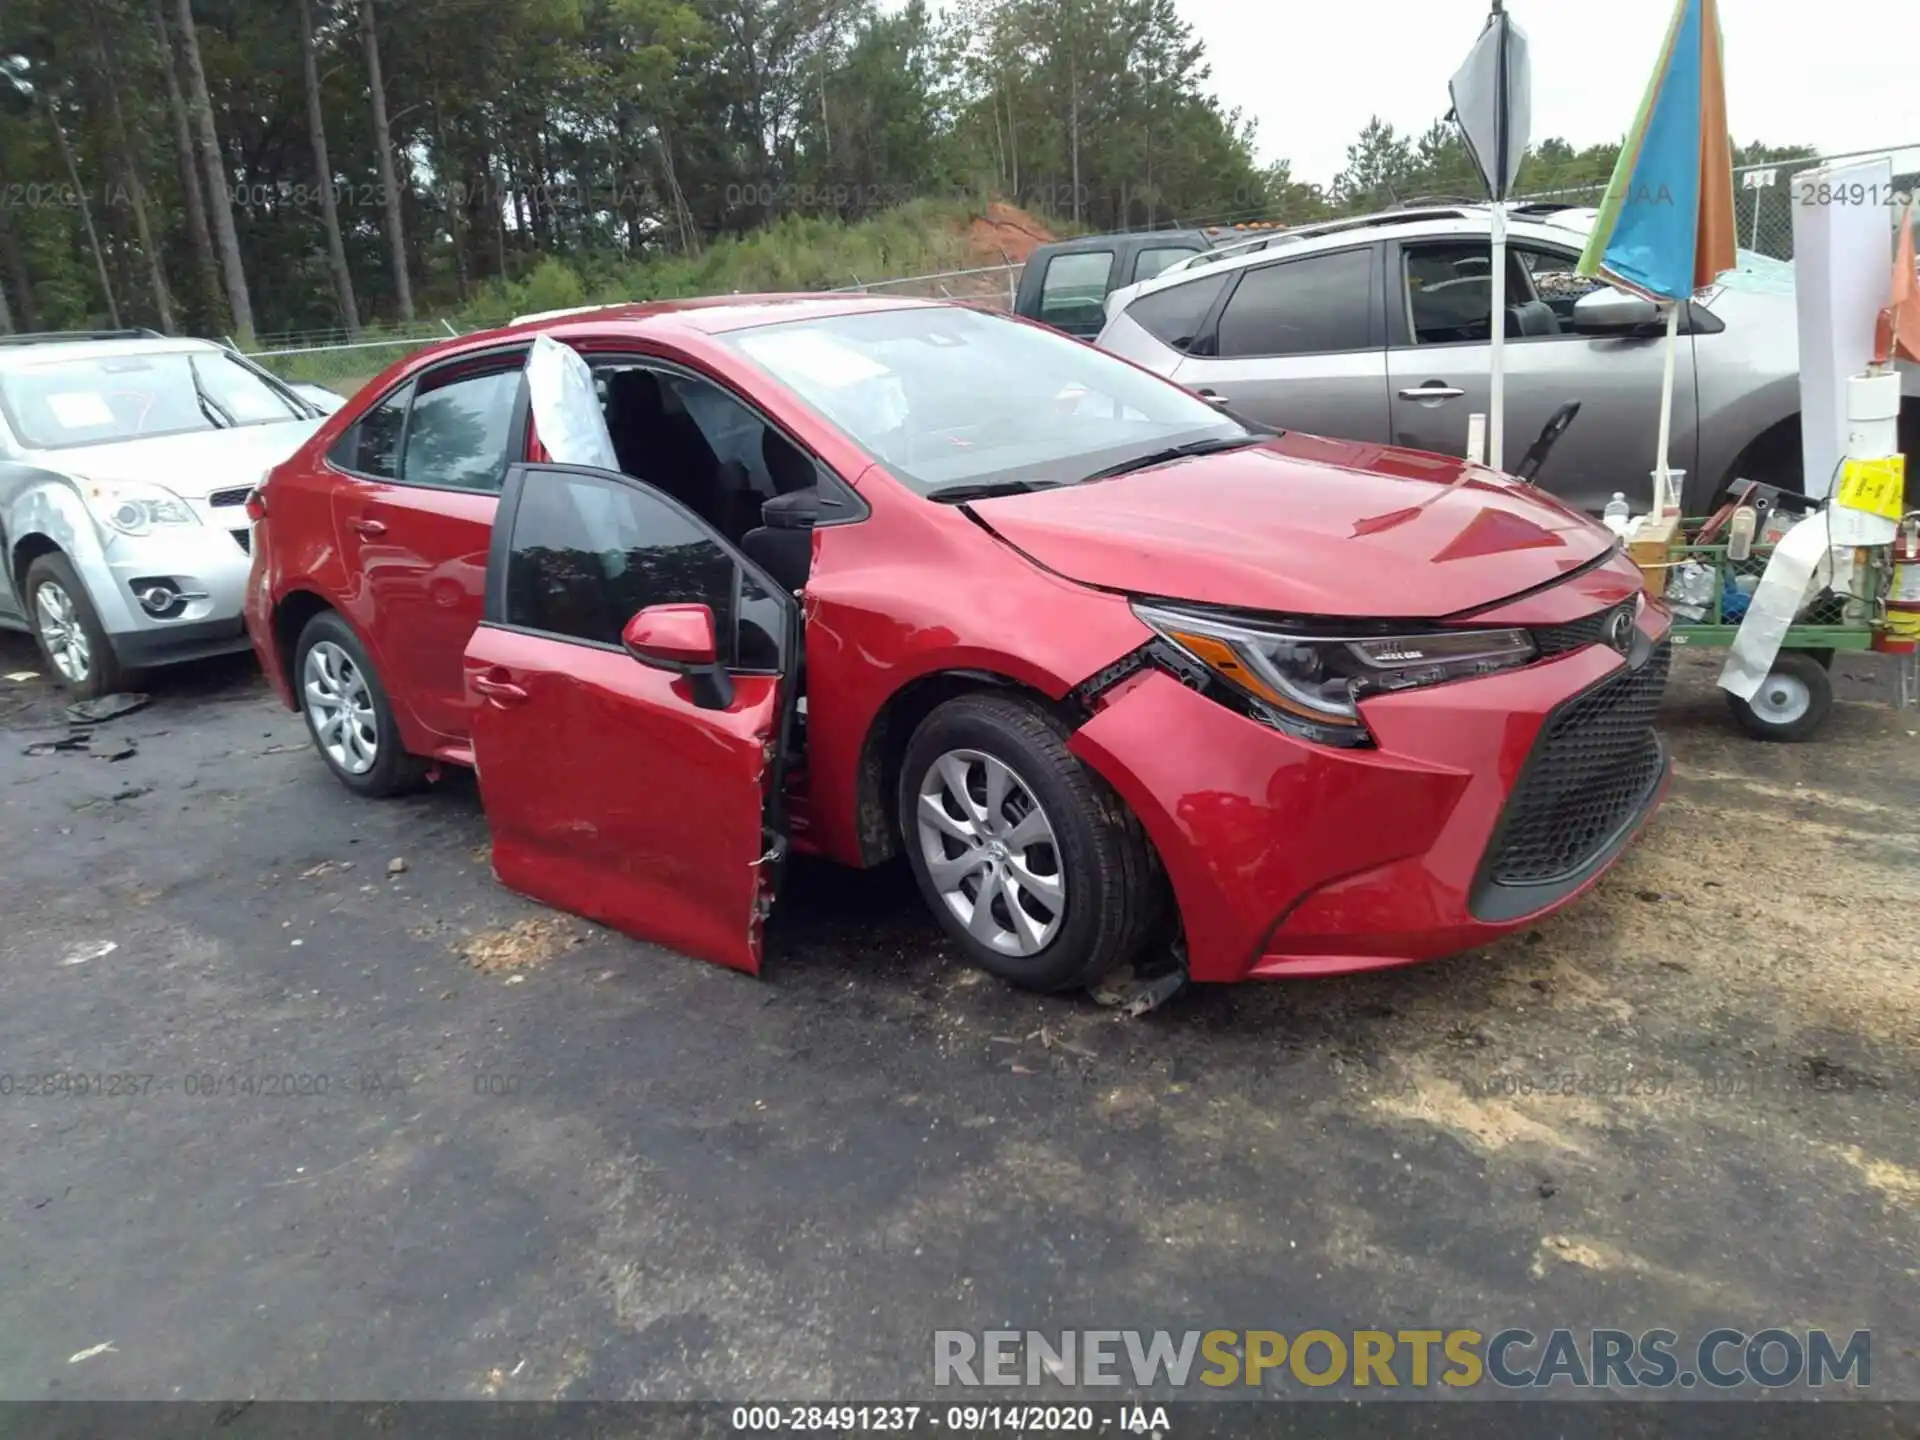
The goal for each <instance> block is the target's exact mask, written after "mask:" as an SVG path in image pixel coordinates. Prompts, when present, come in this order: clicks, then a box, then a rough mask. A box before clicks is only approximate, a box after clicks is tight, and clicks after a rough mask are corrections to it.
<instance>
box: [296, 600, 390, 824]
mask: <svg viewBox="0 0 1920 1440" xmlns="http://www.w3.org/2000/svg"><path fill="white" fill-rule="evenodd" d="M293 667H294V675H295V677H296V679H297V683H298V685H299V690H300V709H301V713H303V714H304V715H305V716H306V717H307V731H308V733H309V734H311V735H312V736H313V743H314V748H316V749H317V750H319V752H320V757H321V758H322V759H323V760H325V761H326V762H327V768H328V769H330V770H332V771H333V773H334V776H335V778H336V779H338V780H339V781H340V783H341V784H342V785H344V786H346V787H347V788H348V789H349V790H351V791H353V792H354V793H355V794H356V795H365V796H368V797H370V798H374V799H378V798H381V797H384V796H388V795H398V794H400V793H402V792H403V791H406V790H410V789H412V788H413V787H414V786H415V785H417V784H418V783H419V781H420V777H421V773H422V766H421V763H420V761H419V760H418V759H417V758H416V757H414V756H412V755H409V754H408V753H407V752H406V751H405V750H404V749H403V748H402V747H401V744H400V734H399V730H398V728H397V727H396V726H395V725H394V723H393V707H392V706H391V705H390V704H389V703H388V701H387V692H386V689H385V687H384V686H382V685H381V683H380V677H379V675H378V674H377V673H375V671H374V668H373V662H372V661H371V660H369V659H368V658H367V652H366V649H365V647H363V646H362V645H361V644H360V637H359V636H357V635H355V634H354V633H353V631H352V629H351V628H350V627H349V626H348V625H347V622H346V621H344V620H342V619H341V618H340V617H339V616H338V615H336V614H335V613H334V612H333V611H331V610H326V611H322V612H321V613H320V614H318V615H316V616H314V617H313V618H312V619H311V620H309V621H308V622H307V626H306V628H305V629H304V630H302V631H301V632H300V642H299V644H298V645H297V646H296V647H295V650H294V660H293Z"/></svg>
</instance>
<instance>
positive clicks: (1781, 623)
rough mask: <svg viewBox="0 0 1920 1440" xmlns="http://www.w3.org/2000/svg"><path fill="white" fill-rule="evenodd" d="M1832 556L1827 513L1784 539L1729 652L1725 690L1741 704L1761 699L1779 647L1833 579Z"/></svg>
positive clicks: (1723, 676) (1722, 684)
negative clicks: (1810, 599)
mask: <svg viewBox="0 0 1920 1440" xmlns="http://www.w3.org/2000/svg"><path fill="white" fill-rule="evenodd" d="M1831 554H1832V545H1831V543H1830V541H1829V540H1828V535H1827V512H1826V511H1825V510H1820V511H1816V512H1815V513H1814V514H1812V515H1809V516H1807V517H1806V518H1805V519H1803V520H1801V521H1800V522H1799V523H1798V524H1796V525H1795V526H1794V527H1793V528H1792V529H1791V530H1789V531H1787V533H1786V534H1785V535H1784V536H1782V537H1781V539H1780V543H1779V544H1778V545H1775V546H1774V547H1773V556H1772V558H1771V559H1769V560H1768V561H1767V569H1766V573H1765V574H1763V575H1762V576H1761V577H1760V584H1759V586H1758V588H1756V589H1755V590H1754V592H1753V598H1752V599H1751V600H1749V601H1748V602H1747V613H1746V615H1745V616H1743V617H1742V618H1741V621H1740V628H1739V630H1738V631H1736V632H1735V634H1734V637H1733V644H1732V645H1731V646H1729V647H1728V649H1727V663H1726V665H1725V666H1724V667H1722V669H1721V671H1720V688H1721V689H1722V690H1730V691H1732V692H1733V693H1734V694H1735V695H1738V696H1739V697H1740V698H1741V699H1742V700H1751V699H1753V697H1754V695H1755V694H1757V693H1758V691H1759V689H1760V686H1761V684H1762V683H1763V682H1764V681H1765V680H1766V678H1767V675H1768V672H1770V671H1771V670H1772V669H1773V660H1774V657H1775V656H1776V655H1778V654H1779V653H1780V642H1781V641H1783V640H1785V639H1786V638H1787V631H1788V630H1790V629H1792V628H1793V622H1794V620H1795V618H1796V617H1797V616H1798V615H1799V614H1800V611H1801V608H1802V607H1803V606H1805V604H1806V603H1807V592H1808V591H1810V590H1813V589H1815V588H1817V587H1818V586H1820V585H1822V584H1825V583H1826V579H1825V576H1824V575H1823V574H1822V573H1821V572H1822V571H1826V572H1827V573H1828V574H1831V573H1832V572H1831V569H1830V565H1831V560H1830V556H1831Z"/></svg>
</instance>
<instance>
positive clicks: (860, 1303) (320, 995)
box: [0, 636, 1920, 1400]
mask: <svg viewBox="0 0 1920 1440" xmlns="http://www.w3.org/2000/svg"><path fill="white" fill-rule="evenodd" d="M38 668H39V667H38V665H37V662H36V660H35V657H34V655H33V653H32V651H31V649H30V647H29V646H28V645H27V644H26V642H25V641H24V640H23V639H22V638H21V637H16V636H0V672H18V671H25V670H35V669H38ZM1840 669H1841V670H1842V671H1843V672H1844V674H1845V676H1847V677H1849V678H1846V679H1845V689H1846V693H1847V694H1848V695H1849V696H1850V697H1853V698H1851V699H1849V700H1848V701H1847V702H1846V703H1844V704H1842V705H1841V707H1840V708H1839V710H1838V712H1837V714H1836V716H1835V719H1834V722H1833V724H1832V726H1831V728H1830V730H1829V731H1828V733H1827V735H1826V737H1825V738H1824V739H1823V741H1822V742H1820V743H1818V744H1815V745H1809V746H1800V747H1772V746H1761V745H1757V744H1754V743H1753V742H1749V741H1747V740H1745V739H1744V738H1742V737H1740V736H1739V735H1738V734H1737V732H1735V731H1734V730H1733V728H1732V726H1731V724H1730V723H1729V722H1728V720H1727V719H1726V717H1725V715H1724V713H1723V711H1722V709H1721V707H1720V704H1719V702H1718V698H1717V696H1715V695H1714V694H1713V693H1712V691H1711V686H1710V679H1711V667H1710V661H1709V660H1708V658H1707V657H1703V656H1686V657H1683V661H1682V663H1681V664H1680V665H1679V666H1678V670H1677V679H1676V686H1675V693H1674V695H1673V696H1672V697H1671V698H1670V701H1669V705H1668V707H1667V712H1666V715H1665V717H1664V721H1663V723H1664V724H1665V726H1666V728H1667V729H1668V731H1669V733H1670V735H1671V737H1672V739H1673V742H1674V746H1675V750H1676V753H1677V756H1678V759H1679V776H1678V781H1677V784H1676V787H1675V791H1674V794H1673V797H1672V799H1671V801H1670V803H1669V804H1668V806H1667V807H1666V809H1665V810H1664V811H1663V813H1662V815H1661V816H1660V817H1659V819H1658V820H1657V821H1656V822H1655V825H1654V828H1653V830H1652V832H1651V833H1650V834H1649V836H1648V837H1647V839H1646V840H1645V842H1644V843H1643V844H1641V845H1640V846H1638V847H1637V848H1636V849H1635V850H1634V851H1633V852H1632V853H1631V854H1630V855H1629V857H1628V858H1627V859H1626V860H1625V861H1624V862H1623V863H1622V864H1621V865H1620V866H1619V867H1618V868H1617V869H1616V870H1615V871H1614V872H1613V873H1612V874H1611V875H1610V876H1609V877H1608V879H1607V880H1606V881H1605V883H1604V884H1603V885H1602V887H1601V888H1600V890H1599V891H1598V892H1597V893H1596V894H1595V895H1593V896H1591V897H1589V898H1588V899H1587V900H1585V901H1584V902H1582V903H1581V904H1580V905H1578V906H1576V907H1574V909H1573V910H1571V911H1569V912H1567V913H1566V914H1565V915H1563V916H1561V917H1557V918H1556V919H1554V920H1553V921H1551V922H1549V923H1547V924H1544V925H1542V926H1540V927H1539V928H1538V929H1536V930H1533V931H1529V932H1527V933H1525V934H1523V935H1520V936H1516V937H1514V938H1513V939H1511V940H1509V941H1506V942H1503V943H1502V944H1500V945H1498V946H1496V947H1493V948H1492V949H1490V950H1488V951H1486V952H1484V953H1478V954H1473V955H1466V956H1461V957H1458V958H1456V959H1452V960H1448V961H1444V962H1441V963H1438V964H1433V965H1428V966H1424V967H1419V968H1415V969H1410V970H1405V971H1401V972H1397V973H1393V974H1388V975H1376V976H1371V977H1361V978H1356V979H1350V980H1334V981H1323V982H1313V983H1293V984H1284V985H1256V986H1243V987H1234V988H1205V989H1190V990H1188V991H1187V992H1184V993H1182V994H1181V995H1179V996H1177V997H1176V998H1175V999H1174V1000H1173V1001H1172V1002H1170V1003H1169V1004H1168V1005H1166V1006H1165V1007H1163V1008H1162V1009H1160V1010H1158V1011H1156V1012H1154V1013H1152V1014H1150V1015H1147V1016H1145V1017H1142V1018H1138V1019H1126V1018H1122V1017H1120V1016H1118V1015H1116V1014H1115V1013H1113V1012H1112V1011H1109V1010H1105V1009H1102V1008H1100V1007H1099V1006H1097V1005H1095V1004H1093V1003H1092V1002H1091V1001H1089V1000H1085V999H1060V998H1052V999H1048V998H1036V997H1033V996H1029V995H1024V994H1020V993H1018V992H1015V991H1012V990H1010V989H1006V988H1003V987H1002V986H1000V985H999V984H998V983H997V982H994V981H992V980H990V979H987V978H985V977H982V976H980V975H977V974H975V973H974V972H971V971H968V970H965V969H962V968H959V967H958V966H957V965H956V964H955V962H954V959H953V957H952V955H951V954H950V953H949V951H948V949H947V947H946V945H945V944H944V942H943V940H942V937H941V935H940V932H939V931H938V930H937V928H936V927H935V925H934V924H933V922H932V920H931V919H930V918H929V917H928V916H927V915H926V914H925V913H924V912H923V910H922V909H921V906H920V902H919V899H918V896H917V895H916V893H915V892H914V890H913V887H912V884H911V880H910V878H909V877H908V875H907V874H906V873H905V871H904V870H901V869H897V868H896V869H890V870H887V871H884V872H880V873H876V874H869V875H860V874H853V873H845V872H838V871H835V870H832V869H829V868H826V867H822V866H813V865H803V866H801V867H798V868H797V869H796V870H795V871H794V872H793V873H792V874H791V875H790V877H789V884H788V888H787V891H786V894H785V895H784V896H783V899H782V901H781V904H780V906H779V908H778V910H777V911H776V914H775V916H774V919H773V921H772V926H771V932H770V939H769V960H768V964H767V967H766V973H765V974H764V976H763V977H761V978H759V979H753V978H749V977H746V976H743V975H738V974H734V973H732V972H729V971H725V970H722V969H719V968H716V967H713V966H710V965H705V964H701V963H698V962H695V961H692V960H688V959H685V958H683V957H680V956H676V955H673V954H669V953H666V952H663V951H660V950H658V949H655V948H652V947H649V946H646V945H643V944H638V943H635V942H632V941H629V940H627V939H625V938H624V937H622V936H619V935H617V934H614V933H611V932H608V931H605V930H602V929H599V928H597V927H594V926H592V925H589V924H586V923H584V922H581V921H578V920H573V919H570V918H568V917H562V916H556V915H554V914H553V913H552V912H549V911H545V910H543V909H541V908H540V907H538V906H535V905H533V904H531V903H528V902H526V901H523V900H521V899H519V898H517V897H515V896H513V895H511V894H509V893H508V892H506V891H504V890H502V889H501V888H500V887H499V886H498V885H496V884H495V882H494V881H493V879H492V877H491V874H490V870H489V866H488V861H487V828H486V821H485V817H484V815H483V813H482V810H481V806H480V802H479V797H478V794H477V790H476V787H475V785H474V783H473V782H472V780H471V779H470V777H466V776H454V777H451V778H449V779H448V780H447V781H445V782H444V783H442V784H440V785H439V786H437V787H435V788H434V789H432V790H431V791H429V792H427V793H424V794H422V795H419V796H415V797H410V798H407V799H403V800H397V801H390V802H384V803H372V802H366V801H362V800H357V799H355V798H354V797H352V796H351V795H349V794H347V793H346V792H345V791H344V790H343V789H341V788H340V787H339V786H338V785H337V784H335V783H334V781H333V780H332V779H331V778H330V777H329V775H328V773H327V771H326V770H325V768H324V767H323V765H322V764H321V762H320V761H319V759H318V758H317V757H316V756H315V755H314V754H313V753H312V752H311V750H310V748H309V746H308V743H307V739H306V734H305V730H304V727H303V725H302V723H301V721H300V720H299V719H298V718H297V717H296V716H294V715H291V714H288V713H286V712H284V711H282V710H280V709H278V708H277V707H276V706H275V705H274V704H273V703H271V701H270V699H269V696H268V694H267V692H266V691H265V689H264V687H263V686H262V684H261V683H260V681H259V679H258V677H257V676H256V675H255V674H254V673H253V671H252V668H251V662H250V661H248V660H245V659H238V660H235V661H233V662H231V663H223V664H219V665H211V666H201V667H197V668H196V669H194V670H192V671H190V672H184V673H181V674H175V675H168V676H165V677H162V678H161V679H159V680H158V681H157V682H156V687H155V690H154V697H155V698H154V701H153V703H152V704H151V705H150V706H148V707H147V708H145V709H143V710H141V711H139V712H137V713H135V714H131V715H128V716H126V717H124V718H122V719H119V720H115V721H112V722H109V723H107V724H103V725H99V726H96V727H92V728H91V730H90V731H89V732H88V736H87V741H86V744H85V745H84V746H82V747H74V748H68V749H48V748H47V743H48V742H50V741H54V740H60V739H62V738H66V737H69V736H70V735H71V734H72V730H71V727H69V726H67V725H66V724H65V723H64V722H62V721H61V719H60V715H59V698H58V696H57V695H55V694H53V693H52V692H51V691H49V690H48V689H47V688H46V687H45V686H44V685H43V684H42V683H41V682H39V681H19V682H14V681H5V680H0V725H4V726H5V727H7V728H6V729H5V730H4V732H0V916H3V917H4V933H3V938H0V986H3V987H4V989H0V1398H5V1399H43V1398H80V1397H84V1398H97V1399H117V1398H168V1399H196V1398H206V1399H214V1398H231V1397H236V1396H257V1397H275V1398H356V1399H400V1398H414V1399H421V1398H459V1399H470V1398H479V1397H500V1398H509V1399H539V1400H546V1399H552V1398H564V1399H601V1400H607V1399H633V1398H672V1399H690V1398H701V1397H719V1398H727V1399H741V1398H753V1397H757V1398H786V1399H805V1398H820V1399H826V1398H840V1397H849V1396H856V1397H867V1398H884V1397H890V1396H906V1395H918V1396H924V1395H930V1394H932V1393H933V1392H932V1360H933V1342H932V1335H933V1332H934V1331H935V1330H936V1329H972V1330H979V1329H985V1328H992V1327H1008V1328H1015V1329H1022V1330H1027V1329H1031V1330H1040V1331H1046V1332H1054V1331H1058V1330H1061V1329H1066V1328H1072V1327H1081V1326H1091V1327H1105V1328H1129V1327H1144V1328H1148V1329H1168V1330H1175V1331H1178V1330H1184V1329H1188V1328H1194V1329H1201V1330H1205V1329H1212V1328H1223V1327H1224V1328H1241V1329H1245V1328H1271V1329H1274V1330H1279V1331H1282V1332H1286V1333H1297V1332H1299V1331H1302V1330H1306V1329H1316V1328H1318V1329H1329V1330H1333V1331H1335V1332H1344V1331H1351V1330H1354V1329H1374V1328H1377V1329H1384V1330H1387V1331H1397V1330H1401V1329H1406V1328H1427V1327H1431V1328H1436V1329H1452V1328H1457V1327H1471V1328H1473V1329H1476V1330H1480V1331H1482V1332H1487V1333H1491V1332H1492V1331H1495V1330H1498V1329H1501V1328H1503V1327H1507V1326H1525V1327H1528V1328H1530V1329H1533V1330H1535V1331H1538V1332H1541V1333H1544V1332H1545V1331H1547V1330H1550V1329H1552V1328H1554V1327H1556V1326H1573V1327H1585V1326H1601V1325H1604V1326H1618V1327H1622V1328H1626V1329H1628V1330H1631V1331H1639V1330H1642V1329H1645V1328H1648V1327H1655V1326H1660V1327H1666V1328H1670V1329H1672V1330H1674V1331H1676V1332H1679V1333H1680V1334H1682V1335H1697V1334H1699V1333H1701V1332H1704V1331H1705V1330H1707V1329H1710V1328H1712V1327H1714V1326H1718V1325H1730V1326H1734V1327H1737V1328H1739V1329H1741V1330H1743V1331H1745V1332H1748V1333H1752V1332H1754V1331H1757V1330H1759V1329H1761V1328H1763V1327H1765V1326H1768V1325H1781V1326H1789V1327H1799V1328H1800V1329H1801V1330H1803V1331H1804V1329H1805V1328H1807V1327H1826V1328H1829V1329H1831V1330H1833V1331H1835V1332H1836V1333H1838V1334H1840V1335H1845V1334H1847V1333H1849V1332H1851V1331H1853V1330H1856V1329H1871V1330H1872V1332H1873V1336H1874V1349H1873V1372H1872V1381H1873V1386H1872V1389H1873V1393H1875V1394H1877V1395H1879V1396H1882V1397H1906V1398H1915V1399H1920V1365H1917V1364H1916V1360H1915V1345H1916V1337H1917V1336H1920V1324H1917V1322H1920V1285H1916V1280H1920V1269H1916V1266H1917V1265H1920V1261H1917V1260H1916V1258H1915V1257H1916V1255H1920V1214H1917V1210H1920V1106H1917V1105H1916V1103H1915V1101H1916V1098H1917V1094H1920V1065H1917V1064H1916V1057H1917V1056H1920V960H1917V959H1916V954H1917V953H1920V941H1917V940H1916V936H1920V914H1916V912H1915V908H1914V906H1915V887H1914V884H1913V880H1914V876H1915V874H1916V868H1915V862H1916V859H1917V858H1920V742H1917V741H1916V739H1915V738H1914V731H1915V730H1916V729H1920V723H1916V717H1915V716H1913V715H1911V714H1905V715H1903V714H1899V713H1896V712H1895V711H1893V710H1892V709H1891V708H1889V707H1888V706H1887V705H1886V704H1885V703H1884V699H1885V696H1886V693H1887V686H1888V684H1889V674H1888V671H1887V670H1886V669H1885V667H1883V666H1881V665H1879V664H1878V663H1877V662H1875V661H1873V660H1871V659H1861V660H1853V661H1848V660H1843V661H1842V662H1841V664H1840ZM1269 1380H1270V1388H1271V1390H1272V1392H1273V1393H1293V1394H1302V1393H1306V1392H1304V1391H1302V1390H1301V1389H1300V1388H1299V1387H1298V1386H1297V1385H1295V1384H1294V1382H1293V1381H1291V1380H1290V1379H1289V1378H1287V1376H1286V1375H1285V1372H1278V1373H1276V1374H1275V1375H1274V1376H1271V1377H1269Z"/></svg>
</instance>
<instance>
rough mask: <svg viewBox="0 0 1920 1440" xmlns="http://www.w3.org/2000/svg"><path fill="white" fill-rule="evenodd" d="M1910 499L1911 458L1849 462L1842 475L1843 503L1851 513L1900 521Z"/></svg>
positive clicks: (1841, 490) (1840, 496)
mask: <svg viewBox="0 0 1920 1440" xmlns="http://www.w3.org/2000/svg"><path fill="white" fill-rule="evenodd" d="M1906 498H1907V457H1906V456H1904V455H1889V456H1887V457H1886V458H1885V459H1883V460H1849V461H1847V463H1846V466H1845V467H1844V468H1843V469H1842V470H1841V472H1840V494H1839V496H1838V500H1839V503H1840V504H1842V505H1844V506H1846V507H1847V508H1848V509H1849V510H1864V511H1866V512H1867V513H1868V514H1869V515H1880V516H1884V517H1885V518H1886V519H1888V520H1898V519H1899V518H1900V515H1901V511H1902V506H1903V505H1904V504H1905V501H1906Z"/></svg>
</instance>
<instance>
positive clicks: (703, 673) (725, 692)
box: [620, 605, 733, 710]
mask: <svg viewBox="0 0 1920 1440" xmlns="http://www.w3.org/2000/svg"><path fill="white" fill-rule="evenodd" d="M620 643H621V644H622V645H624V646H625V647H626V651H627V653H628V654H629V655H631V656H633V658H634V659H636V660H638V661H639V662H640V663H641V664H642V665H646V666H649V667H650V668H652V669H655V670H666V671H670V672H671V673H673V674H675V675H684V676H686V677H687V679H688V680H689V681H690V682H691V683H692V687H693V703H694V704H695V705H697V706H699V707H700V708H701V709H702V710H724V709H726V708H727V706H729V705H731V704H732V703H733V677H732V676H731V675H729V674H727V671H726V668H725V667H724V666H723V665H721V664H720V645H719V642H718V640H717V639H716V638H715V636H714V626H713V611H712V609H711V608H709V607H708V606H705V605H649V606H648V607H647V608H646V609H644V610H642V611H641V612H640V613H639V614H637V615H635V616H634V617H633V618H632V619H631V620H629V621H627V624H626V628H625V629H623V630H622V631H621V632H620Z"/></svg>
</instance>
